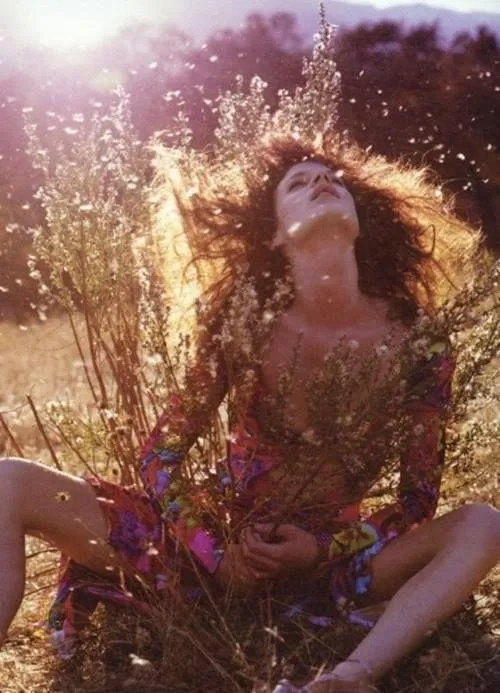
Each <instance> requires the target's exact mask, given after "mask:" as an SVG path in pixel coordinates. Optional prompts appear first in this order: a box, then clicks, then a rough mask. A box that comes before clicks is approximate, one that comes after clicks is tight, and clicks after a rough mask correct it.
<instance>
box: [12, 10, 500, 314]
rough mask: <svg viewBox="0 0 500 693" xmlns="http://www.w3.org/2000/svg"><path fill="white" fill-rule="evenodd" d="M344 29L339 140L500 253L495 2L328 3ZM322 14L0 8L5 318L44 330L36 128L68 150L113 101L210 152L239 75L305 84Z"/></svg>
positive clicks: (143, 130) (273, 86) (144, 134)
mask: <svg viewBox="0 0 500 693" xmlns="http://www.w3.org/2000/svg"><path fill="white" fill-rule="evenodd" d="M325 5H326V12H327V19H328V21H330V22H331V23H333V24H336V25H338V27H339V28H338V32H337V38H336V60H337V66H338V69H339V71H340V72H341V75H342V98H341V101H340V103H339V105H338V107H339V112H340V121H339V127H340V128H341V129H343V130H344V129H345V130H348V131H349V132H350V133H351V134H352V135H353V136H354V138H355V139H356V140H357V141H358V142H359V143H360V144H361V145H362V146H364V147H367V148H368V147H370V148H372V150H373V151H376V152H380V153H382V154H384V155H387V156H389V157H395V156H403V157H405V158H406V159H407V160H408V162H410V163H414V164H426V165H428V166H430V167H432V169H434V170H435V171H436V172H437V173H438V174H439V175H440V176H441V177H442V178H443V180H444V185H445V187H446V188H447V189H448V190H451V191H452V192H454V193H455V194H456V197H457V205H458V209H459V212H460V214H462V215H464V216H465V217H467V218H468V219H470V220H472V221H473V222H475V223H477V224H480V225H481V226H482V227H483V229H484V233H485V235H486V238H487V242H488V244H489V245H490V247H491V248H492V249H494V250H496V251H498V250H500V231H499V215H500V163H499V159H498V145H499V134H498V133H499V128H498V114H499V112H500V109H499V106H500V69H499V67H500V47H499V36H500V14H498V13H497V10H496V9H495V5H496V3H495V2H494V0H441V1H440V0H435V2H434V4H433V5H432V6H431V5H422V4H418V5H416V4H412V3H411V1H409V0H406V1H405V2H404V4H403V3H401V2H399V3H397V4H394V5H392V6H391V5H390V2H384V0H375V1H374V2H372V3H371V4H357V3H356V4H355V3H351V2H331V1H330V2H329V1H328V0H327V2H326V3H325ZM318 17H319V14H318V4H317V2H316V1H315V0H248V1H247V2H241V3H235V2H233V1H232V0H205V1H204V2H203V3H200V2H194V0H183V1H182V2H178V1H174V0H107V1H106V2H105V1H104V0H71V2H68V1H67V0H66V1H65V0H18V2H17V3H16V4H15V5H14V4H13V3H12V4H10V5H9V6H6V5H5V4H4V5H3V6H2V7H1V8H0V319H8V320H12V321H15V322H17V323H21V322H24V321H27V320H29V318H30V317H33V318H34V317H36V315H37V286H36V285H35V283H34V282H33V281H32V279H30V276H29V271H28V268H27V258H28V256H29V254H30V252H31V238H32V232H31V229H34V228H36V227H37V226H39V225H41V224H43V223H44V220H43V213H42V210H41V208H40V205H39V203H38V202H37V199H36V197H34V194H35V193H36V190H37V188H38V186H39V185H40V183H41V180H40V174H39V173H38V172H37V171H36V170H35V169H33V167H32V163H31V160H30V157H29V156H28V154H27V153H26V148H27V140H26V136H25V133H24V124H25V120H26V119H29V120H30V121H32V122H34V123H36V124H37V126H38V135H39V137H40V139H41V141H42V142H43V146H44V147H46V148H47V149H48V150H49V151H56V148H57V147H60V146H64V144H65V143H70V142H71V139H72V138H74V137H75V135H76V134H77V133H78V129H79V128H81V127H85V126H86V123H88V121H89V117H90V115H91V114H92V113H94V112H95V111H101V112H103V113H104V112H106V110H107V106H108V104H109V102H110V99H111V97H112V94H113V91H114V90H116V88H117V87H118V86H122V87H123V88H124V89H125V91H126V92H127V93H129V94H130V96H131V107H132V119H133V123H134V125H135V127H136V130H137V133H138V136H139V138H140V139H141V140H146V139H147V138H148V137H149V136H150V135H152V134H153V133H154V132H155V131H159V130H162V131H166V132H165V136H166V137H167V140H168V131H169V129H171V128H172V127H173V123H174V119H175V118H176V116H177V114H178V112H179V110H182V111H183V113H185V114H186V115H187V116H188V117H189V119H190V124H191V128H192V130H193V144H194V146H196V147H204V146H206V145H208V144H209V143H210V141H211V138H212V133H213V129H214V126H215V124H216V115H215V106H216V103H217V99H218V96H219V94H221V93H222V92H224V91H225V90H228V89H232V88H234V86H235V77H236V75H238V74H240V75H243V77H244V78H245V83H246V84H247V83H248V80H249V78H250V77H252V76H253V75H255V74H258V75H260V77H261V78H262V79H263V80H264V81H265V82H266V83H267V84H268V87H267V96H268V99H269V101H270V102H271V103H272V102H273V97H274V96H275V95H276V93H277V91H278V90H279V89H282V88H286V89H288V90H293V89H294V88H295V86H297V85H298V84H300V82H301V66H302V61H303V58H304V57H305V56H307V55H309V53H310V49H311V45H312V38H313V34H314V32H315V31H316V30H317V28H318Z"/></svg>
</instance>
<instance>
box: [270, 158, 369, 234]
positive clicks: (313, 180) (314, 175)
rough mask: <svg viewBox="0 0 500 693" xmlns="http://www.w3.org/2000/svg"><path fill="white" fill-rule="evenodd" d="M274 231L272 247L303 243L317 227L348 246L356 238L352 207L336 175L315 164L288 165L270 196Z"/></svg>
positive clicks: (356, 222)
mask: <svg viewBox="0 0 500 693" xmlns="http://www.w3.org/2000/svg"><path fill="white" fill-rule="evenodd" d="M274 205H275V213H276V219H277V221H278V229H277V232H276V235H275V237H274V240H273V243H272V245H273V247H277V246H280V245H284V246H290V245H292V244H299V243H302V242H305V241H306V240H307V239H308V238H309V237H310V235H311V233H312V232H313V231H315V230H318V229H320V228H323V229H325V233H326V232H328V233H330V234H331V238H332V240H333V239H339V240H340V239H343V240H346V241H348V242H350V243H351V244H352V243H354V240H355V239H356V238H357V237H358V235H359V222H358V216H357V214H356V206H355V204H354V200H353V198H352V195H351V193H350V192H349V191H348V190H347V188H346V187H345V185H344V183H343V182H342V177H341V174H340V173H339V172H336V171H334V170H333V169H331V168H329V167H328V166H325V165H324V164H320V163H319V162H316V161H303V162H301V163H299V164H295V165H294V166H292V167H291V168H290V169H289V170H288V171H287V173H286V174H285V175H284V176H283V178H282V179H281V181H280V183H279V184H278V186H277V188H276V192H275V196H274Z"/></svg>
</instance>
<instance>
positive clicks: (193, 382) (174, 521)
mask: <svg viewBox="0 0 500 693" xmlns="http://www.w3.org/2000/svg"><path fill="white" fill-rule="evenodd" d="M221 371H222V367H221V366H220V364H218V366H217V367H214V368H212V369H210V368H209V366H208V363H207V364H205V363H201V362H200V360H198V362H197V363H196V364H195V365H194V366H192V367H191V368H190V369H189V374H188V377H187V378H186V384H185V386H184V387H183V388H182V389H179V390H178V391H176V392H174V393H172V394H171V395H170V396H169V398H168V401H167V406H166V408H165V410H164V412H163V413H162V414H161V416H160V418H159V419H158V422H157V423H156V425H155V427H154V428H153V430H152V431H151V434H150V436H149V438H148V439H147V441H146V443H145V445H144V447H143V449H142V451H141V454H140V458H139V461H140V471H139V475H140V478H141V480H142V483H143V485H144V488H145V490H146V492H147V493H148V494H149V495H150V496H151V497H153V498H154V499H155V500H156V501H157V502H158V503H159V506H160V508H161V512H162V519H164V520H165V521H166V524H167V527H168V530H169V531H170V533H171V534H173V536H174V537H175V538H177V539H179V540H180V541H181V543H182V544H183V545H184V546H186V547H187V548H189V549H190V551H191V552H192V553H193V555H194V556H195V558H196V559H197V560H198V561H200V563H201V564H202V565H203V566H204V567H205V568H206V569H207V570H208V571H209V572H210V573H214V572H215V571H216V570H217V568H218V565H219V563H220V560H221V559H222V555H223V552H222V551H221V549H220V546H219V542H218V539H217V538H216V537H215V536H214V534H213V533H212V532H210V531H209V530H208V529H207V528H206V527H205V526H204V523H203V519H202V516H203V505H204V503H203V500H204V498H203V494H202V493H200V491H199V489H196V488H195V487H193V488H192V489H190V488H188V489H187V490H186V487H185V485H184V484H182V483H180V477H181V474H180V472H181V466H182V463H183V461H184V459H185V457H186V455H187V453H188V452H189V449H190V448H191V447H192V445H193V444H194V442H195V441H196V439H197V438H198V437H199V436H200V435H201V434H202V433H203V431H204V430H205V429H206V428H207V426H208V425H209V423H210V420H211V418H212V416H213V415H214V414H215V412H216V411H217V408H218V407H219V404H220V403H221V401H222V398H223V397H224V394H225V392H226V389H227V384H226V378H225V376H224V374H223V373H222V372H221Z"/></svg>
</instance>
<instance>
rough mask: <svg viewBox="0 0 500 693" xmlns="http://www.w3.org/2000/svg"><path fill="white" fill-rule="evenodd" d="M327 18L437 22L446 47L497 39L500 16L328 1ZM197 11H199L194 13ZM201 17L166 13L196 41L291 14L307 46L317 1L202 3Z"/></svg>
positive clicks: (188, 5)
mask: <svg viewBox="0 0 500 693" xmlns="http://www.w3.org/2000/svg"><path fill="white" fill-rule="evenodd" d="M325 4H326V8H327V18H328V21H329V22H331V23H332V24H338V25H339V26H340V27H353V26H356V25H357V24H361V23H362V22H371V23H377V22H379V21H381V20H393V21H396V22H404V24H405V26H407V27H408V26H414V25H418V24H422V23H428V24H431V23H433V22H436V21H437V22H439V26H440V33H441V38H442V40H443V41H444V42H445V43H447V42H448V41H449V40H450V39H451V38H452V37H453V36H455V35H456V34H458V33H460V32H463V31H467V32H472V33H473V34H474V33H475V31H476V28H477V27H479V26H481V25H485V26H487V27H488V28H489V29H490V30H491V31H494V32H495V33H496V34H497V35H498V36H499V37H500V14H494V13H486V12H455V11H453V10H448V9H444V8H441V7H433V6H432V7H431V6H430V5H424V4H415V5H397V6H394V7H387V8H383V9H379V8H377V7H374V6H373V5H370V4H353V3H349V2H337V1H336V0H327V1H326V3H325ZM196 8H198V9H196ZM203 8H204V11H203V12H202V13H200V11H199V5H198V0H184V2H182V3H176V6H175V7H173V8H172V9H170V10H169V13H168V15H169V19H171V20H172V22H173V23H175V24H176V25H177V26H178V27H179V28H180V29H182V30H184V31H185V32H186V33H187V34H188V35H191V36H193V37H194V38H196V39H202V38H205V37H207V36H208V35H209V34H210V33H212V32H213V31H215V30H216V29H222V28H227V27H231V28H237V27H238V26H239V25H240V24H242V22H243V21H244V19H245V17H246V16H247V15H248V14H250V13H252V12H259V13H261V14H264V15H270V14H273V13H275V12H290V13H291V14H294V15H295V16H296V17H297V19H298V26H299V30H300V33H301V34H302V36H303V37H304V40H305V42H306V43H309V42H310V39H311V38H312V35H313V34H314V33H315V31H317V28H318V3H317V2H316V0H247V2H241V3H236V2H234V0H205V2H204V3H203Z"/></svg>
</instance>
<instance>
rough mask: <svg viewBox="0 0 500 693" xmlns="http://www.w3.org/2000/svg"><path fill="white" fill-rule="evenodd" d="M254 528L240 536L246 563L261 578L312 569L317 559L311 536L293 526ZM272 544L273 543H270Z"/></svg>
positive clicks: (313, 538) (316, 551) (316, 550)
mask: <svg viewBox="0 0 500 693" xmlns="http://www.w3.org/2000/svg"><path fill="white" fill-rule="evenodd" d="M273 528H274V525H272V524H255V525H253V526H251V527H246V528H245V529H244V530H243V532H242V534H241V542H242V546H243V556H244V558H245V561H247V562H248V564H249V565H250V566H251V567H252V568H253V569H255V570H257V571H259V573H260V575H261V576H262V577H263V578H269V579H270V578H276V577H278V576H279V575H282V574H284V573H290V572H300V571H306V570H309V569H310V568H312V566H313V565H314V564H315V563H316V560H317V557H318V542H317V540H316V537H315V536H314V534H311V533H310V532H306V530H304V529H300V527H296V526H295V525H286V524H283V525H279V526H278V527H277V528H276V529H275V531H274V533H273V536H272V537H271V531H272V530H273ZM271 540H272V541H271Z"/></svg>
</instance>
